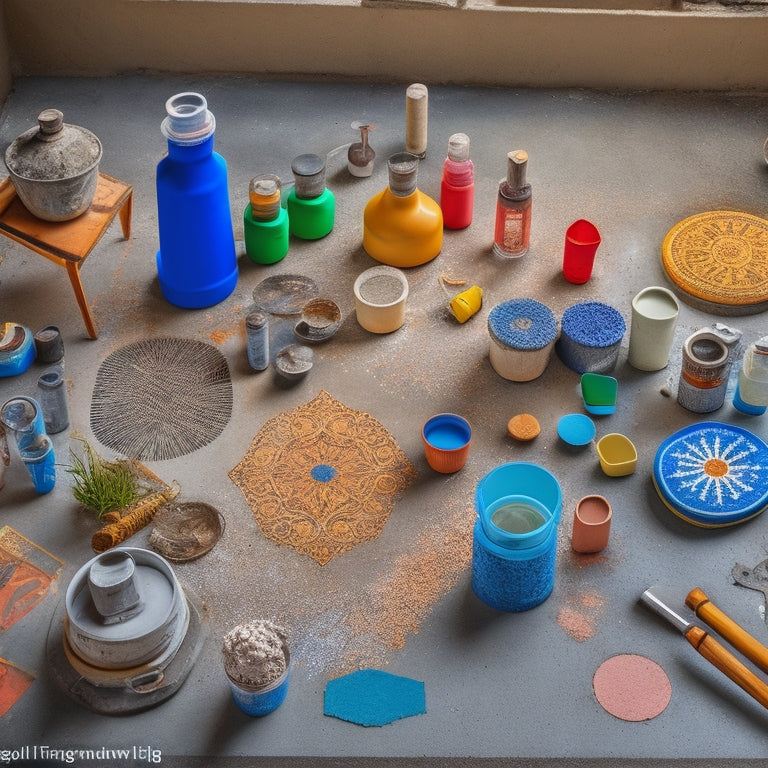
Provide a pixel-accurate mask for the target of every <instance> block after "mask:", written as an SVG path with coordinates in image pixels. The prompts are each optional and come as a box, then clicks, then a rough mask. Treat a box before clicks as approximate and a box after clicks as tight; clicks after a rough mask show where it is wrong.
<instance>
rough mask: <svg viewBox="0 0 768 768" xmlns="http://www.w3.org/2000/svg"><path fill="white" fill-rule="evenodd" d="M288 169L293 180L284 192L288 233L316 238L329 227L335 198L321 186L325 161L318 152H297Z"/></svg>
mask: <svg viewBox="0 0 768 768" xmlns="http://www.w3.org/2000/svg"><path fill="white" fill-rule="evenodd" d="M291 170H292V171H293V176H294V178H295V180H296V184H295V186H294V188H293V189H292V190H291V191H290V192H289V193H288V202H287V207H288V222H289V227H290V231H291V234H292V235H294V236H295V237H299V238H301V239H302V240H319V239H320V238H321V237H325V236H326V235H327V234H328V233H329V232H330V231H331V230H332V229H333V219H334V213H335V210H336V201H335V199H334V197H333V192H331V190H330V189H328V188H327V187H326V186H325V163H324V162H323V160H322V158H320V157H318V155H299V156H298V157H295V158H294V159H293V162H292V163H291Z"/></svg>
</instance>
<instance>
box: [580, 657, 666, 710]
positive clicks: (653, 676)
mask: <svg viewBox="0 0 768 768" xmlns="http://www.w3.org/2000/svg"><path fill="white" fill-rule="evenodd" d="M592 687H593V688H594V691H595V696H596V697H597V700H598V702H599V703H600V706H601V707H602V708H603V709H604V710H605V711H606V712H608V713H609V714H611V715H613V716H614V717H618V718H619V719H620V720H629V721H631V722H639V721H641V720H650V719H651V718H653V717H656V716H657V715H660V714H661V713H662V712H663V711H664V710H665V709H666V708H667V704H669V700H670V699H671V698H672V685H671V683H670V682H669V678H668V677H667V673H666V672H665V671H664V670H663V669H662V668H661V667H660V666H659V665H658V664H657V663H656V662H655V661H651V660H650V659H647V658H646V657H645V656H638V655H636V654H629V653H625V654H620V655H618V656H611V658H610V659H606V660H605V661H604V662H603V663H602V664H601V665H600V666H599V667H598V668H597V671H596V672H595V675H594V677H593V678H592Z"/></svg>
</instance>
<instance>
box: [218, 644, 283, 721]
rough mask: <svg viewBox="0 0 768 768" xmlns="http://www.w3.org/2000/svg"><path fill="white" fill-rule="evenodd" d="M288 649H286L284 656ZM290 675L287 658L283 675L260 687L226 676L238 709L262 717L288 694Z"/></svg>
mask: <svg viewBox="0 0 768 768" xmlns="http://www.w3.org/2000/svg"><path fill="white" fill-rule="evenodd" d="M287 655H288V651H287V650H286V656H287ZM290 677H291V663H290V657H289V658H288V667H287V668H286V670H285V672H284V673H283V675H281V676H280V677H278V678H277V680H275V681H274V682H272V683H271V684H270V685H266V686H264V687H262V688H253V687H250V686H247V685H244V684H243V683H238V682H236V681H235V680H233V679H232V678H231V677H229V676H227V680H228V681H229V687H230V690H231V691H232V698H233V699H234V700H235V704H237V706H238V707H240V709H241V710H242V711H243V712H245V714H246V715H250V716H251V717H264V716H265V715H268V714H270V713H271V712H274V711H275V710H276V709H277V708H278V707H279V706H280V705H281V704H282V703H283V702H284V701H285V697H286V696H287V695H288V683H289V681H290Z"/></svg>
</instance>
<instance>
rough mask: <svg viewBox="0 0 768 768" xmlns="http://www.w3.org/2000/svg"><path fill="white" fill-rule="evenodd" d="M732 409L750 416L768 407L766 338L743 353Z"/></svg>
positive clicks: (752, 344)
mask: <svg viewBox="0 0 768 768" xmlns="http://www.w3.org/2000/svg"><path fill="white" fill-rule="evenodd" d="M733 407H734V408H736V410H738V411H741V412H742V413H748V414H752V415H759V414H761V413H765V411H766V408H767V407H768V336H763V338H762V339H760V340H759V341H754V342H752V343H751V344H750V345H749V346H748V347H747V351H746V352H745V353H744V360H743V361H742V364H741V370H740V371H739V381H738V384H737V386H736V393H735V394H734V396H733Z"/></svg>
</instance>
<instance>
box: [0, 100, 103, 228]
mask: <svg viewBox="0 0 768 768" xmlns="http://www.w3.org/2000/svg"><path fill="white" fill-rule="evenodd" d="M37 120H38V126H37V127H36V128H30V129H29V130H28V131H25V132H24V133H22V134H21V135H20V136H19V137H18V138H17V139H16V140H15V141H13V142H12V143H11V145H10V146H9V147H8V149H6V151H5V165H6V167H7V168H8V173H9V174H10V177H11V181H12V182H13V186H14V188H15V189H16V193H17V194H18V196H19V198H20V200H21V202H22V203H24V205H25V207H26V208H27V210H28V211H29V212H30V213H31V214H32V215H33V216H37V217H38V218H39V219H44V220H45V221H68V220H69V219H74V218H76V217H77V216H80V215H81V214H82V213H85V211H87V210H88V208H89V207H90V205H91V202H92V201H93V196H94V194H95V193H96V185H97V183H98V180H99V162H100V161H101V156H102V147H101V142H100V141H99V140H98V138H97V137H96V136H95V135H94V134H93V133H91V132H90V131H88V130H86V129H85V128H81V127H80V126H77V125H67V124H66V123H64V115H63V113H62V112H60V111H59V110H58V109H45V110H43V111H42V112H41V113H40V114H39V115H38V118H37Z"/></svg>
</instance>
